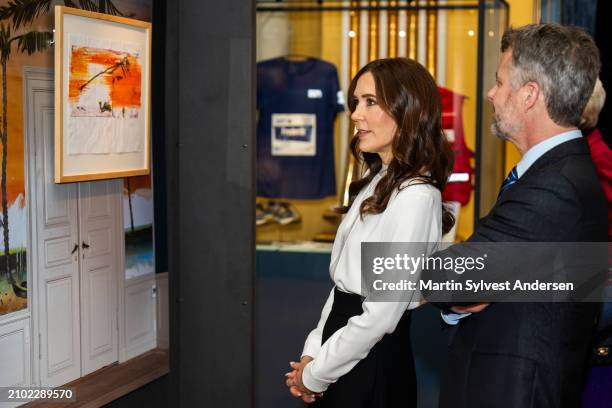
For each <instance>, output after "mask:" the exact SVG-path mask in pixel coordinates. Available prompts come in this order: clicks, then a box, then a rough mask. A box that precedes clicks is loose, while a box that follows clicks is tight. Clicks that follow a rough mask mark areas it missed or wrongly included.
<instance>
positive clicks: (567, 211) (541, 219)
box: [423, 138, 607, 408]
mask: <svg viewBox="0 0 612 408" xmlns="http://www.w3.org/2000/svg"><path fill="white" fill-rule="evenodd" d="M606 212H607V206H606V202H605V198H604V195H603V193H602V190H601V187H600V185H599V182H598V179H597V174H596V171H595V167H594V166H593V163H592V162H591V159H590V156H589V149H588V145H587V143H586V141H585V140H583V139H582V138H580V139H574V140H570V141H568V142H565V143H562V144H560V145H558V146H556V147H555V148H553V149H551V150H550V151H548V152H547V153H545V154H544V155H543V156H542V157H540V158H539V159H538V160H537V161H536V162H535V163H533V165H532V166H531V167H530V168H529V169H528V170H527V172H526V173H525V174H524V175H522V177H521V178H520V179H519V180H518V181H517V182H516V183H515V184H514V185H513V186H511V187H510V189H508V190H507V191H506V192H505V193H504V194H503V195H502V197H501V198H500V199H499V200H498V202H497V203H496V204H495V206H494V208H493V209H492V210H491V212H490V213H489V215H487V216H486V217H485V218H483V219H482V220H481V221H480V223H479V225H478V226H477V228H476V230H475V232H474V234H473V235H472V236H471V237H470V238H469V240H468V241H489V242H510V241H531V242H559V241H568V242H579V241H585V242H593V241H599V242H601V241H604V242H605V241H606V240H607V215H606ZM451 249H452V251H451V252H452V254H453V256H461V251H462V245H461V244H458V245H454V246H453V247H452V248H451ZM437 255H439V256H443V257H444V256H447V255H445V251H443V252H441V253H438V254H437ZM428 272H430V271H423V276H427V273H428ZM425 296H426V297H427V293H425ZM597 310H598V305H597V304H593V303H493V304H491V305H490V306H489V307H488V308H486V309H485V310H484V311H482V312H480V313H476V314H473V315H471V316H469V317H467V318H464V319H463V320H462V321H461V322H460V324H459V326H458V328H457V329H456V333H455V334H454V336H453V339H452V341H451V344H450V346H449V347H450V349H449V362H448V366H447V370H446V373H445V376H444V379H443V382H442V387H441V394H440V407H441V408H484V407H491V408H493V407H494V408H505V407H508V408H529V407H538V408H540V407H579V405H580V396H581V390H582V382H583V375H584V370H585V359H586V355H587V351H588V345H589V341H590V338H591V334H592V331H593V324H594V321H595V319H596V315H597Z"/></svg>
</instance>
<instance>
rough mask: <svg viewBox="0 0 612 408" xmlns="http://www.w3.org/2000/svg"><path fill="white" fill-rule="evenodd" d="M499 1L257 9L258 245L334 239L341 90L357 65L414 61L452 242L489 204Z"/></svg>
mask: <svg viewBox="0 0 612 408" xmlns="http://www.w3.org/2000/svg"><path fill="white" fill-rule="evenodd" d="M507 19H508V4H507V3H506V2H505V1H499V0H480V1H458V0H446V1H432V0H414V1H407V0H405V1H400V0H396V1H392V0H389V1H377V0H369V1H257V45H256V49H257V109H258V125H257V143H258V149H257V150H258V152H257V191H258V194H257V195H258V198H257V203H256V205H257V240H258V242H260V243H261V242H269V241H281V242H282V241H311V240H315V241H328V242H331V241H333V238H334V234H335V230H336V228H337V226H338V224H339V222H340V217H339V216H338V215H337V214H336V213H335V211H334V210H333V209H334V208H335V207H337V206H339V205H341V204H343V203H346V200H347V186H348V184H349V183H350V181H351V180H352V179H354V178H355V177H359V175H360V171H361V168H360V164H359V163H355V161H354V160H353V159H352V156H350V154H349V153H348V150H349V149H348V145H349V141H350V137H351V136H352V133H353V128H352V125H351V122H350V120H349V117H348V113H347V112H346V111H345V109H346V107H345V106H346V105H345V99H346V91H347V89H348V85H349V82H350V78H352V77H353V76H354V75H355V73H356V72H357V71H358V69H359V68H360V67H362V66H363V65H365V64H366V63H367V62H369V61H371V60H374V59H378V58H385V57H408V58H412V59H415V60H417V61H419V62H420V63H421V64H422V65H424V66H425V67H426V68H427V69H428V70H429V71H430V72H431V74H432V75H433V76H434V78H435V79H436V81H437V83H438V85H439V90H440V94H441V96H442V104H443V106H442V108H443V127H444V128H445V133H446V135H447V137H448V138H449V140H450V141H451V143H452V145H453V149H454V151H455V168H454V173H453V175H452V176H451V179H450V182H449V184H448V186H447V189H446V190H445V192H444V199H445V200H446V201H452V202H454V204H453V205H454V208H455V210H456V214H457V221H458V222H457V225H456V229H455V230H454V231H452V234H451V235H450V236H449V237H446V239H447V240H451V241H453V240H463V239H465V238H467V237H468V236H469V235H470V234H471V232H472V229H473V225H474V221H475V220H476V219H477V218H479V217H481V216H483V215H484V214H486V213H487V212H488V210H489V209H490V208H491V207H492V205H493V204H494V202H495V198H496V195H497V190H498V188H499V185H500V184H501V182H502V180H503V178H504V176H505V174H504V171H503V169H504V163H503V160H504V143H503V142H501V141H500V140H498V139H496V138H495V136H493V135H491V132H490V124H491V120H492V108H491V106H490V105H489V104H488V102H487V101H486V100H485V98H486V92H487V90H488V89H489V88H490V87H491V86H493V84H494V81H495V70H496V65H497V60H498V57H499V48H500V39H501V35H502V34H503V31H504V29H505V27H506V26H507Z"/></svg>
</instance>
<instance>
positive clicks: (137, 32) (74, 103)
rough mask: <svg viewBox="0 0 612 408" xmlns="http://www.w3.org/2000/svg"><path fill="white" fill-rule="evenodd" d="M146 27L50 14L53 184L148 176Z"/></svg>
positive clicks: (64, 12)
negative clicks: (52, 20) (52, 31)
mask: <svg viewBox="0 0 612 408" xmlns="http://www.w3.org/2000/svg"><path fill="white" fill-rule="evenodd" d="M150 150H151V24H150V23H148V22H144V21H139V20H133V19H129V18H125V17H117V16H111V15H107V14H102V13H95V12H90V11H85V10H79V9H74V8H70V7H64V6H56V7H55V182H56V183H69V182H76V181H89V180H101V179H111V178H121V177H129V176H140V175H145V174H149V173H150V170H151V164H150V160H151V158H150Z"/></svg>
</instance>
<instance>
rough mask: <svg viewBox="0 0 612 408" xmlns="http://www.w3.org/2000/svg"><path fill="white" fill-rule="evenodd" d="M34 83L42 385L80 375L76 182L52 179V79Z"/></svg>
mask: <svg viewBox="0 0 612 408" xmlns="http://www.w3.org/2000/svg"><path fill="white" fill-rule="evenodd" d="M36 81H37V82H39V84H38V85H39V86H36V87H28V88H29V90H30V92H29V95H28V105H29V106H28V113H29V115H28V122H27V126H28V133H29V136H28V137H29V141H30V146H33V147H34V150H35V160H34V166H33V167H34V169H35V174H34V175H35V177H32V175H30V180H31V183H32V184H33V185H34V186H35V189H36V192H35V194H33V196H32V197H31V199H32V204H33V208H35V211H36V231H37V234H36V236H35V237H34V240H35V241H34V243H35V245H36V246H37V253H38V256H37V257H36V258H35V262H36V270H35V271H36V272H35V273H36V274H37V275H38V277H37V284H38V285H37V292H38V299H37V300H38V308H37V312H38V317H37V318H38V322H39V324H38V329H39V333H40V338H39V339H38V350H36V351H38V354H39V356H37V357H38V358H39V359H40V367H39V376H40V382H41V385H43V386H51V387H54V386H58V385H62V384H65V383H67V382H69V381H72V380H74V379H76V378H79V377H80V374H81V350H80V346H81V341H80V339H81V336H80V324H79V320H80V316H79V259H78V257H79V246H78V243H79V240H78V213H77V186H76V185H75V184H61V185H60V184H55V183H54V182H53V170H54V167H53V149H54V147H53V120H54V119H53V117H54V108H53V107H54V102H53V79H52V77H50V81H47V83H45V81H43V80H36ZM45 85H46V86H45ZM30 169H32V166H31V167H30ZM30 191H32V192H34V189H31V190H30ZM34 195H35V197H34ZM35 276H36V275H35Z"/></svg>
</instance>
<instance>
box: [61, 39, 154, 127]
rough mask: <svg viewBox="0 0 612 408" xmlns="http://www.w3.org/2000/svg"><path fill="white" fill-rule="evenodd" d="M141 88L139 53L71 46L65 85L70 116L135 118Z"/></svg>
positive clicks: (138, 107)
mask: <svg viewBox="0 0 612 408" xmlns="http://www.w3.org/2000/svg"><path fill="white" fill-rule="evenodd" d="M141 89H142V67H141V65H140V63H139V61H138V55H134V54H132V53H129V52H124V51H115V50H109V49H101V48H94V47H87V46H72V50H71V55H70V76H69V85H68V94H69V100H70V106H71V116H73V117H82V116H90V117H91V116H97V117H108V116H112V117H126V115H129V117H130V118H137V117H138V115H139V112H140V107H141V103H142V102H141Z"/></svg>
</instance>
